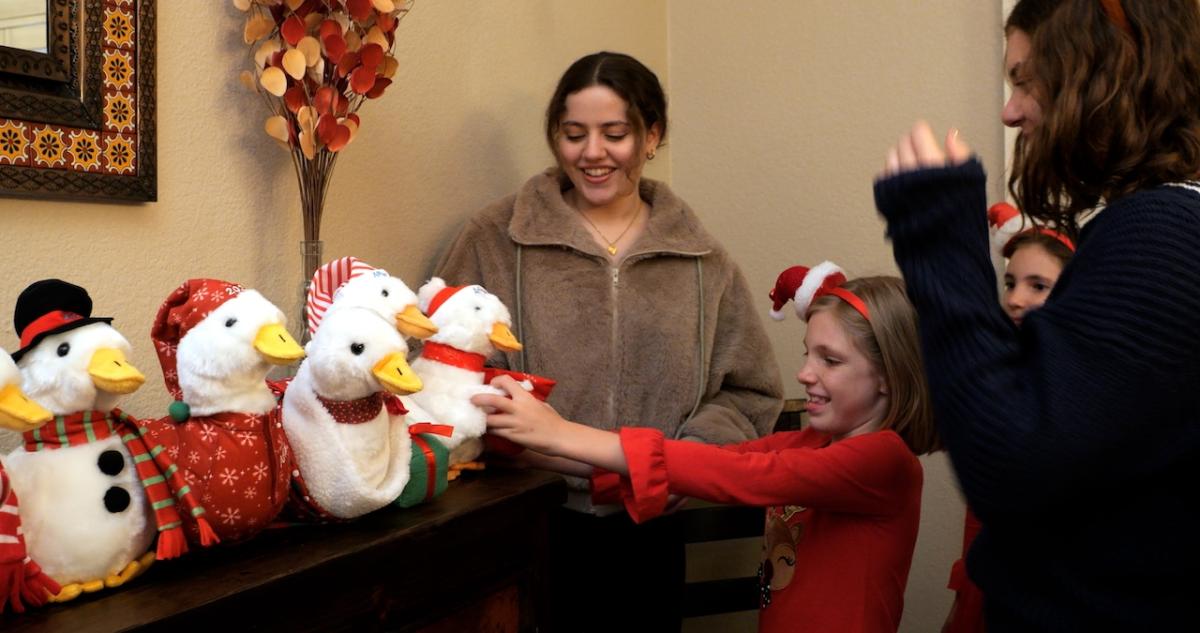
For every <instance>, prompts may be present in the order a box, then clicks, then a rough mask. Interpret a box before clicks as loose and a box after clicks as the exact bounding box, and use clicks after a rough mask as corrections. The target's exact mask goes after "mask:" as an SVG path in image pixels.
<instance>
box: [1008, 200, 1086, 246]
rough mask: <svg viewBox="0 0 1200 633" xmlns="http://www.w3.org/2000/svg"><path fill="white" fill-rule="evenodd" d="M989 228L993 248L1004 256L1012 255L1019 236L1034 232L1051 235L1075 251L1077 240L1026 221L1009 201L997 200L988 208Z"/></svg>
mask: <svg viewBox="0 0 1200 633" xmlns="http://www.w3.org/2000/svg"><path fill="white" fill-rule="evenodd" d="M988 229H989V230H990V232H991V243H992V250H993V251H995V252H996V253H998V254H999V255H1000V256H1001V257H1004V258H1009V257H1012V254H1013V250H1014V249H1015V248H1016V241H1017V238H1018V237H1021V236H1022V235H1025V234H1027V233H1032V232H1037V233H1041V234H1043V235H1049V236H1050V237H1053V238H1054V239H1056V240H1058V241H1059V242H1062V244H1063V246H1066V247H1067V248H1068V249H1070V250H1071V252H1075V242H1073V241H1071V238H1069V237H1067V236H1066V235H1064V234H1062V233H1059V232H1058V231H1055V230H1054V229H1051V228H1047V227H1044V226H1037V225H1035V224H1033V223H1031V222H1026V221H1025V218H1024V217H1023V216H1022V215H1021V212H1020V211H1018V210H1017V208H1016V207H1014V206H1012V205H1011V204H1009V203H1007V202H997V203H996V204H993V205H992V206H991V207H989V208H988Z"/></svg>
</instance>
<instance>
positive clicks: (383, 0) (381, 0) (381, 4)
mask: <svg viewBox="0 0 1200 633" xmlns="http://www.w3.org/2000/svg"><path fill="white" fill-rule="evenodd" d="M371 4H373V5H375V10H376V11H379V12H380V13H391V12H392V11H395V10H396V3H395V2H393V1H392V0H371Z"/></svg>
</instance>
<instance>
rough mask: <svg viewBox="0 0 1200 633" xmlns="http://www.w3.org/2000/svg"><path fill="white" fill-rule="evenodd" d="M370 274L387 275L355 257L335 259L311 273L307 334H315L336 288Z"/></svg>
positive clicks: (330, 303)
mask: <svg viewBox="0 0 1200 633" xmlns="http://www.w3.org/2000/svg"><path fill="white" fill-rule="evenodd" d="M370 272H378V273H381V274H383V275H387V272H386V271H383V270H380V269H377V268H375V267H374V266H372V265H370V264H368V263H366V262H364V261H363V260H361V259H358V258H357V257H343V258H341V259H335V260H333V261H331V262H329V263H326V264H324V265H323V266H321V267H319V268H317V270H316V272H314V273H313V278H312V283H310V284H308V299H307V301H306V302H305V310H304V312H305V314H306V315H307V316H308V332H309V334H315V333H316V332H317V327H318V326H320V325H321V319H323V318H325V312H326V311H327V310H329V306H330V305H332V304H333V299H334V297H335V296H336V295H337V291H338V288H341V287H342V286H343V285H345V283H346V282H347V281H350V280H351V279H354V278H355V277H357V276H359V275H363V274H366V273H370Z"/></svg>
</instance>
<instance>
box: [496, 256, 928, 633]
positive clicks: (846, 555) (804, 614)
mask: <svg viewBox="0 0 1200 633" xmlns="http://www.w3.org/2000/svg"><path fill="white" fill-rule="evenodd" d="M771 297H772V299H773V300H774V301H775V306H776V310H775V311H776V312H778V309H779V308H780V307H782V304H783V303H785V302H786V301H787V300H788V299H794V300H795V303H796V311H797V313H798V314H799V315H800V316H801V317H802V318H804V319H806V320H807V322H808V327H807V329H806V331H805V334H804V344H805V348H806V349H807V354H808V356H807V359H806V360H805V363H804V365H803V367H801V369H800V372H799V373H798V374H797V376H796V379H797V380H798V381H799V382H800V383H801V384H803V385H804V387H805V389H806V391H807V392H808V403H807V406H806V410H807V412H808V419H809V425H808V426H807V427H806V428H805V429H804V430H802V431H789V432H779V433H774V434H771V435H769V436H767V437H764V438H762V439H759V440H752V441H749V442H741V443H736V444H728V445H725V446H712V445H707V444H702V443H699V442H687V441H678V440H674V439H671V438H670V437H667V436H665V435H664V434H663V433H662V431H660V430H658V429H655V428H644V427H643V428H639V427H630V426H626V427H623V428H621V429H620V430H619V432H618V433H610V432H606V431H602V430H598V429H594V428H591V427H589V426H586V425H582V424H577V423H575V422H569V421H567V420H565V419H564V418H563V417H561V416H560V415H559V414H558V413H557V412H555V410H554V409H552V408H551V407H549V406H547V405H546V404H544V403H541V402H538V401H537V400H535V399H534V398H533V397H532V396H529V395H527V394H525V393H524V392H523V390H522V389H521V388H520V386H518V384H517V383H516V382H515V381H513V380H511V379H509V378H506V377H501V378H497V379H496V380H494V381H493V382H492V384H493V386H496V387H499V388H501V389H503V390H504V391H506V392H507V393H508V394H509V396H511V400H510V399H506V398H503V397H499V396H491V395H480V396H476V397H475V402H476V403H477V404H479V405H482V406H490V407H494V408H495V409H496V412H495V413H494V414H492V415H489V416H488V426H489V428H490V430H491V432H493V433H496V434H497V435H500V436H501V437H504V438H507V439H509V440H512V441H514V442H517V443H518V444H522V445H524V446H528V447H529V448H531V449H533V450H536V451H539V452H541V453H544V454H547V455H553V456H559V457H564V458H567V459H571V460H578V461H581V462H584V463H587V464H591V465H593V466H595V467H596V468H597V469H603V470H597V474H596V475H595V476H596V477H597V478H606V477H610V476H611V474H612V473H615V475H617V476H619V477H620V481H619V489H620V496H621V500H622V502H623V503H624V505H625V508H626V510H627V511H628V512H629V514H630V516H632V517H633V518H634V520H636V521H645V520H647V519H650V518H652V517H655V516H657V515H659V514H661V513H662V512H663V511H664V510H665V509H666V508H667V505H668V497H669V495H671V494H678V495H684V496H688V497H696V498H700V499H706V500H709V501H714V502H718V503H734V504H744V505H756V506H764V507H766V508H767V526H766V533H765V541H766V543H765V546H764V548H763V560H762V565H761V567H760V570H759V578H760V584H761V588H762V593H761V601H760V604H761V611H760V617H759V630H760V631H764V632H767V633H769V632H773V631H794V630H800V629H803V630H806V631H839V632H842V633H866V632H879V633H882V632H893V633H894V631H896V630H897V628H898V627H899V625H900V616H901V613H902V612H903V603H904V588H905V584H906V582H907V579H908V570H909V566H910V564H911V562H912V555H913V548H914V546H915V544H916V538H917V529H918V524H919V521H920V507H921V486H922V479H923V475H922V469H921V463H920V461H918V459H917V456H919V455H923V454H926V453H929V452H931V451H933V450H936V449H937V446H938V440H937V436H936V433H935V432H934V429H933V422H932V420H931V416H930V409H929V399H928V394H927V390H926V385H925V375H924V370H923V368H922V364H921V354H920V350H919V347H918V339H917V323H916V314H915V312H914V311H913V308H912V305H911V304H909V302H908V299H907V297H906V296H905V293H904V285H903V282H902V281H900V280H899V279H897V278H895V277H865V278H860V279H855V280H853V281H849V282H847V281H846V280H845V276H844V275H843V274H842V272H841V270H840V269H838V268H837V267H836V266H834V265H833V264H831V263H829V262H825V263H823V264H821V265H819V266H816V267H814V268H812V269H811V270H810V269H806V268H803V267H794V268H792V269H789V270H787V271H785V272H784V273H783V274H781V275H780V280H779V282H778V283H777V284H776V287H775V289H774V291H772V293H771ZM636 624H637V623H633V624H631V625H630V626H632V627H633V628H635V629H636V628H639V627H638V626H637V625H636Z"/></svg>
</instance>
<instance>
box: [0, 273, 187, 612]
mask: <svg viewBox="0 0 1200 633" xmlns="http://www.w3.org/2000/svg"><path fill="white" fill-rule="evenodd" d="M91 314H92V300H91V298H90V297H89V296H88V294H87V291H86V290H84V289H83V288H81V287H79V286H76V285H74V284H70V283H67V282H65V281H61V280H58V279H46V280H43V281H39V282H36V283H34V284H32V285H30V286H29V287H28V288H26V289H25V291H24V292H22V293H21V295H20V297H19V298H18V299H17V308H16V319H15V320H16V327H17V330H18V331H19V332H20V336H21V349H19V350H17V351H16V352H15V353H14V354H13V358H14V359H15V360H16V361H17V365H18V367H20V371H21V376H22V388H23V390H24V392H25V393H27V394H28V395H29V397H30V398H33V399H34V400H36V401H38V402H39V403H41V404H42V405H43V406H45V407H46V408H48V409H49V410H50V412H51V413H52V414H53V415H54V420H53V421H52V422H50V423H49V424H46V425H45V426H42V427H40V428H34V429H28V430H25V431H24V433H23V439H24V446H23V447H21V448H18V449H17V450H15V451H13V452H12V453H10V454H9V455H8V456H7V457H6V458H5V466H6V467H7V469H8V473H9V477H10V481H11V483H12V487H13V489H14V490H15V491H16V492H17V494H19V495H20V498H21V502H22V506H21V515H22V521H23V523H24V528H25V539H26V543H27V545H28V548H29V554H30V556H31V557H32V558H33V559H34V560H36V561H38V563H39V564H40V565H41V566H42V567H43V569H44V570H45V572H46V573H47V575H49V576H50V577H52V578H54V579H55V580H56V581H57V582H58V583H60V584H61V585H62V592H61V593H60V594H59V595H58V596H56V598H55V600H59V601H61V600H68V599H71V598H74V597H75V596H78V595H79V594H80V593H81V592H90V591H97V590H99V589H101V588H103V587H105V586H108V587H116V586H119V585H121V584H123V583H125V582H126V581H127V580H129V579H130V578H132V577H134V576H136V575H137V574H139V573H140V572H141V571H142V570H144V569H145V567H146V566H147V565H149V564H150V563H151V562H152V561H153V560H154V559H155V558H156V555H157V558H160V559H163V558H174V557H176V556H179V555H180V554H182V553H183V552H184V551H186V549H187V543H186V541H185V540H184V537H183V532H182V528H181V514H188V515H191V516H195V517H197V520H199V521H203V513H204V509H203V508H202V507H201V506H200V505H199V504H198V503H197V502H196V500H195V498H194V497H193V496H191V495H189V494H187V493H186V491H183V492H181V493H180V494H179V495H177V496H175V497H173V495H172V489H171V486H170V485H169V484H170V483H172V482H174V483H175V484H176V485H177V486H179V485H180V484H181V483H182V479H181V478H180V477H179V476H178V473H177V472H176V469H175V467H174V463H173V462H172V461H171V459H170V457H169V456H167V455H165V454H162V451H161V450H159V449H158V448H157V447H155V446H154V444H153V442H150V441H147V440H146V439H145V438H144V437H142V435H141V434H140V431H139V428H138V426H137V424H136V423H135V421H134V420H132V419H131V418H129V417H128V416H126V415H125V414H124V413H122V412H121V411H120V410H119V409H116V408H114V407H115V405H116V404H117V401H118V400H119V399H120V398H121V397H122V396H124V395H125V394H129V393H132V392H133V391H135V390H137V389H138V387H140V386H141V385H142V383H143V382H144V381H145V378H144V377H143V376H142V374H141V373H140V372H139V371H138V370H137V369H136V368H134V367H133V366H132V365H130V364H129V363H128V361H126V357H127V356H128V355H129V353H130V346H129V342H128V341H126V340H125V337H124V336H122V335H121V334H120V333H119V332H118V331H117V330H115V329H114V328H113V327H112V326H111V325H110V323H111V322H112V319H111V318H107V317H92V316H91ZM179 489H180V488H179V487H177V488H176V490H179ZM176 501H178V502H179V504H178V505H177V504H176ZM181 510H182V511H181ZM156 532H157V534H158V537H159V539H158V547H157V549H156V552H149V553H147V549H148V548H149V547H150V544H151V543H152V542H153V541H154V538H155V534H156Z"/></svg>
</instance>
